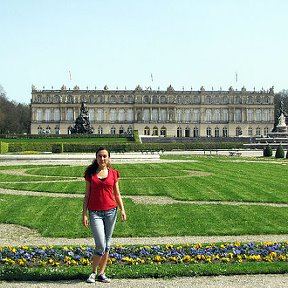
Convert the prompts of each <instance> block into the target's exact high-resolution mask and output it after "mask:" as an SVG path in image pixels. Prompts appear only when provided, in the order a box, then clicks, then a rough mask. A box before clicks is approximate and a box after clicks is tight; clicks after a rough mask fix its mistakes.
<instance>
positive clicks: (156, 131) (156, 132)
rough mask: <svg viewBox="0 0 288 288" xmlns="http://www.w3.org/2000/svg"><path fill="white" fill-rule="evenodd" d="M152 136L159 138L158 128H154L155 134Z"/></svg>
mask: <svg viewBox="0 0 288 288" xmlns="http://www.w3.org/2000/svg"><path fill="white" fill-rule="evenodd" d="M152 135H153V136H158V128H157V127H156V126H155V127H154V128H153V134H152Z"/></svg>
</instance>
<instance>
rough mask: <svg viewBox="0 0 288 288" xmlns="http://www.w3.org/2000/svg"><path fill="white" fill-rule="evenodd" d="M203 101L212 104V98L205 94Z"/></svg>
mask: <svg viewBox="0 0 288 288" xmlns="http://www.w3.org/2000/svg"><path fill="white" fill-rule="evenodd" d="M205 103H206V104H212V98H211V96H206V98H205Z"/></svg>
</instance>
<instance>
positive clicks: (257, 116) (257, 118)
mask: <svg viewBox="0 0 288 288" xmlns="http://www.w3.org/2000/svg"><path fill="white" fill-rule="evenodd" d="M256 121H258V122H259V121H261V110H260V109H257V110H256Z"/></svg>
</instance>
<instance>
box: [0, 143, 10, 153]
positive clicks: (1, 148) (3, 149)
mask: <svg viewBox="0 0 288 288" xmlns="http://www.w3.org/2000/svg"><path fill="white" fill-rule="evenodd" d="M8 150H9V144H8V143H6V142H0V154H5V153H8Z"/></svg>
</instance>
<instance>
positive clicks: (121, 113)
mask: <svg viewBox="0 0 288 288" xmlns="http://www.w3.org/2000/svg"><path fill="white" fill-rule="evenodd" d="M118 119H119V121H120V122H124V121H125V110H124V109H119V115H118Z"/></svg>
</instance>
